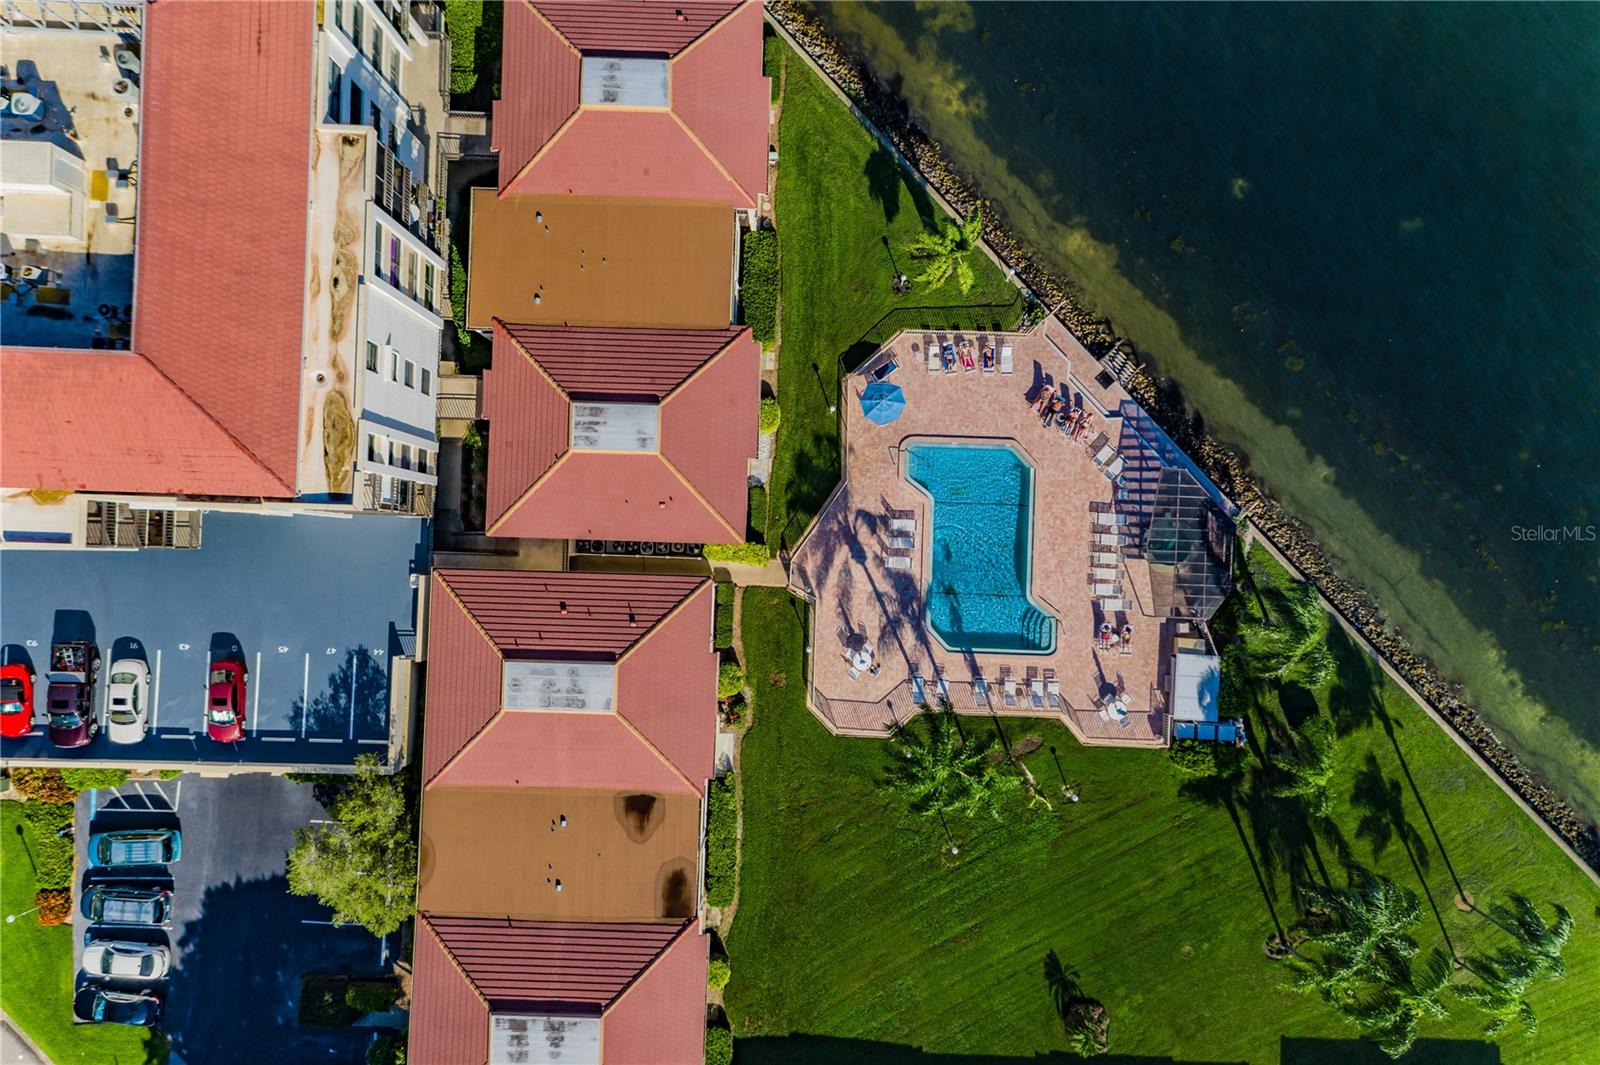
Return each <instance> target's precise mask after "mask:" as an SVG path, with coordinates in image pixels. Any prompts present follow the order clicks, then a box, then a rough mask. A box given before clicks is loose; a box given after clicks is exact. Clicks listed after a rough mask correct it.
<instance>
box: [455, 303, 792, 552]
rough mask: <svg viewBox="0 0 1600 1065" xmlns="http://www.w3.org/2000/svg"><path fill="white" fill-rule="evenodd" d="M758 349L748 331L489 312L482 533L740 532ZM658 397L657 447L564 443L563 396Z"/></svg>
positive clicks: (714, 539)
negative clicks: (512, 318)
mask: <svg viewBox="0 0 1600 1065" xmlns="http://www.w3.org/2000/svg"><path fill="white" fill-rule="evenodd" d="M760 375H761V367H760V356H759V348H758V346H757V345H756V343H755V340H754V339H753V338H752V337H751V335H750V331H749V329H748V328H734V329H725V330H706V331H678V332H668V331H662V330H639V329H567V328H562V327H555V326H522V325H507V324H505V323H503V322H500V321H498V320H497V321H496V322H495V359H494V366H493V368H492V369H490V370H489V371H487V372H486V373H485V375H484V416H485V417H486V418H488V419H489V422H490V431H489V486H488V508H489V514H490V522H489V532H490V534H491V535H496V536H533V537H549V538H565V537H576V538H580V539H591V538H596V537H603V538H607V539H621V540H665V541H676V542H689V543H727V542H730V541H732V542H737V541H741V540H743V539H744V529H745V517H746V507H747V487H746V486H747V483H748V481H747V477H748V469H749V460H750V459H751V458H753V457H754V456H755V453H756V435H757V434H756V420H757V408H756V404H755V403H754V402H752V400H753V399H754V397H755V395H756V393H757V391H758V389H759V386H760ZM574 395H576V396H578V397H579V398H599V397H602V396H612V397H615V398H618V399H644V400H648V399H652V398H658V399H659V402H660V405H661V410H660V416H661V429H660V450H659V451H657V452H637V453H630V452H611V451H582V450H572V449H571V448H570V446H569V445H570V440H569V436H570V412H571V403H570V401H571V397H572V396H574Z"/></svg>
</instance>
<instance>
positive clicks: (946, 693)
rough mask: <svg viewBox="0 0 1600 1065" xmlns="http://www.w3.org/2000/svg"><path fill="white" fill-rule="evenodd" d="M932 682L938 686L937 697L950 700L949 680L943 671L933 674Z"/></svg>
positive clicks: (946, 700)
mask: <svg viewBox="0 0 1600 1065" xmlns="http://www.w3.org/2000/svg"><path fill="white" fill-rule="evenodd" d="M933 680H934V683H935V684H937V685H938V686H939V698H940V699H943V700H944V701H945V702H949V701H950V680H949V678H947V677H946V676H945V675H944V674H943V673H935V674H934V675H933Z"/></svg>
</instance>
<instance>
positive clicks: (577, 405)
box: [572, 402, 661, 451]
mask: <svg viewBox="0 0 1600 1065" xmlns="http://www.w3.org/2000/svg"><path fill="white" fill-rule="evenodd" d="M660 435H661V408H660V407H658V406H656V404H654V403H585V402H574V403H573V404H572V447H573V449H574V450H578V451H656V450H658V447H659V444H660Z"/></svg>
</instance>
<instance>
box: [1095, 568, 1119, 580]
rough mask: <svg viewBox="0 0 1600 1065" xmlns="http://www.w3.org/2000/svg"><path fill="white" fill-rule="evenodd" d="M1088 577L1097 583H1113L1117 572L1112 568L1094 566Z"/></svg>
mask: <svg viewBox="0 0 1600 1065" xmlns="http://www.w3.org/2000/svg"><path fill="white" fill-rule="evenodd" d="M1089 576H1090V577H1092V578H1094V579H1095V580H1097V581H1115V580H1116V579H1117V571H1116V569H1115V568H1112V567H1101V566H1096V567H1095V568H1094V569H1092V570H1090V571H1089Z"/></svg>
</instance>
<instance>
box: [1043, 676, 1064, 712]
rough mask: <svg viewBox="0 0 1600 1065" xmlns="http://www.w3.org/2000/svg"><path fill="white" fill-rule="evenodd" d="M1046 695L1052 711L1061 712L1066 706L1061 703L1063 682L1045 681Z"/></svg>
mask: <svg viewBox="0 0 1600 1065" xmlns="http://www.w3.org/2000/svg"><path fill="white" fill-rule="evenodd" d="M1044 694H1045V697H1046V698H1047V699H1049V701H1050V708H1051V709H1052V710H1060V709H1061V707H1062V706H1063V705H1064V704H1063V703H1062V702H1061V682H1060V681H1058V680H1047V681H1045V682H1044Z"/></svg>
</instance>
